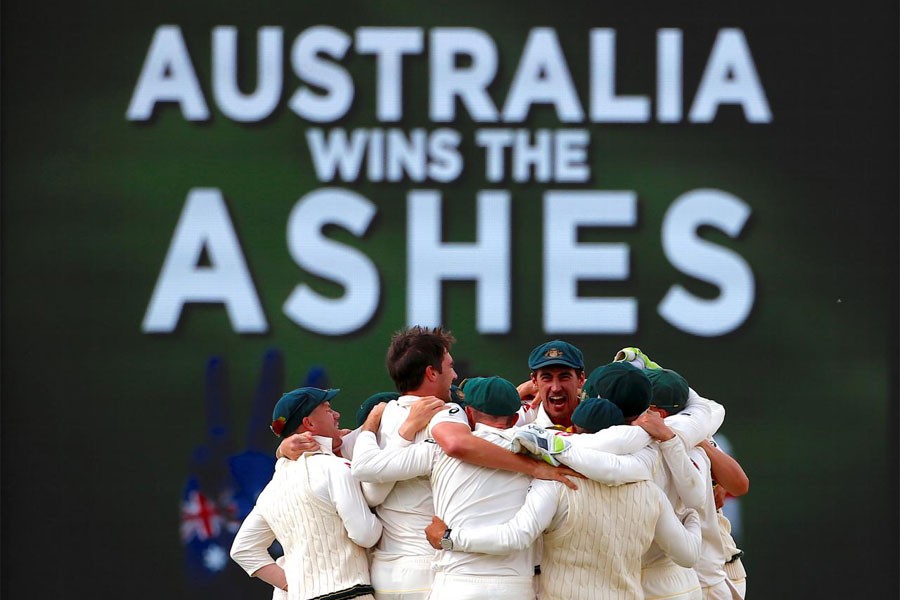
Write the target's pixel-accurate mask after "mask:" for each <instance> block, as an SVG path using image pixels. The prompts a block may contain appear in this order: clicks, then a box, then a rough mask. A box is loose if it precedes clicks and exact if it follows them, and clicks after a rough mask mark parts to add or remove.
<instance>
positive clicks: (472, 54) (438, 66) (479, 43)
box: [429, 27, 497, 122]
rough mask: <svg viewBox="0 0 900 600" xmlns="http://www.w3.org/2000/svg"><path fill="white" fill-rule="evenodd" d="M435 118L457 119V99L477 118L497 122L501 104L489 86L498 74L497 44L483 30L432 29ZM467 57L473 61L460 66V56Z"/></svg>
mask: <svg viewBox="0 0 900 600" xmlns="http://www.w3.org/2000/svg"><path fill="white" fill-rule="evenodd" d="M430 46H431V51H430V59H431V94H430V98H429V115H430V117H431V120H432V121H436V122H449V121H453V120H455V119H456V98H457V97H459V99H460V100H461V101H462V103H463V105H465V107H466V109H467V110H468V111H469V114H470V115H471V116H472V119H473V120H475V121H482V122H483V121H489V122H490V121H496V120H497V107H496V106H494V102H493V100H491V97H490V96H489V95H488V93H487V87H488V86H489V85H490V84H491V82H492V81H494V77H495V76H496V75H497V46H496V45H495V44H494V40H493V39H491V37H490V36H489V35H488V34H486V33H485V32H483V31H481V30H480V29H470V28H448V27H438V28H436V29H433V30H432V32H431V44H430ZM457 56H467V57H469V58H470V59H471V61H472V64H471V65H469V66H468V67H465V68H463V67H457V65H456V57H457Z"/></svg>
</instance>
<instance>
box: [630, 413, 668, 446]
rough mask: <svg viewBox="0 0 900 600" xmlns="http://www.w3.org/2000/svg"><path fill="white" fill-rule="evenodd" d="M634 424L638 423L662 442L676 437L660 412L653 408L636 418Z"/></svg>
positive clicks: (651, 435)
mask: <svg viewBox="0 0 900 600" xmlns="http://www.w3.org/2000/svg"><path fill="white" fill-rule="evenodd" d="M632 424H633V425H637V426H638V427H640V428H641V429H643V430H644V431H646V432H647V433H648V434H649V435H650V437H652V438H653V439H655V440H659V441H661V442H665V441H667V440H671V439H672V438H673V437H675V432H674V431H672V430H671V429H670V428H669V426H668V425H666V422H665V421H664V420H663V418H662V416H660V415H659V413H657V412H655V411H653V410H647V411H644V413H643V414H642V415H641V416H639V417H638V418H637V419H635V420H634V423H632Z"/></svg>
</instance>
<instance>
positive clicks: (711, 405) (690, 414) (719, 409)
mask: <svg viewBox="0 0 900 600" xmlns="http://www.w3.org/2000/svg"><path fill="white" fill-rule="evenodd" d="M724 420H725V407H724V406H722V405H721V404H719V403H718V402H714V401H712V400H708V399H707V398H703V397H702V396H700V394H698V393H697V392H695V391H694V389H693V388H690V389H689V390H688V400H687V405H686V406H685V407H684V409H683V410H682V411H681V412H680V413H678V414H677V415H672V416H669V417H666V425H668V426H669V427H670V428H671V429H672V431H674V432H675V433H677V434H678V436H679V437H680V438H681V439H682V440H684V445H685V446H687V447H688V448H693V447H694V446H696V445H697V444H699V443H700V442H702V441H703V440H705V439H706V438H708V437H709V436H711V435H712V434H714V433H715V432H716V431H718V430H719V427H721V426H722V422H723V421H724Z"/></svg>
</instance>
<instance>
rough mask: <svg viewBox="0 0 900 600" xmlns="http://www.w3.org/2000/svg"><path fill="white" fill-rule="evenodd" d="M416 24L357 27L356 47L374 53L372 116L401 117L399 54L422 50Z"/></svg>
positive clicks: (389, 118)
mask: <svg viewBox="0 0 900 600" xmlns="http://www.w3.org/2000/svg"><path fill="white" fill-rule="evenodd" d="M422 37H423V36H422V29H421V28H419V27H360V28H359V29H357V30H356V51H357V52H358V53H359V54H374V55H375V81H376V86H375V89H376V95H375V116H376V117H377V118H378V120H379V121H381V122H386V121H399V120H400V119H402V118H403V55H404V54H421V53H422Z"/></svg>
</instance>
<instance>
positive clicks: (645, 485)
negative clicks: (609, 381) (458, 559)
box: [426, 400, 700, 600]
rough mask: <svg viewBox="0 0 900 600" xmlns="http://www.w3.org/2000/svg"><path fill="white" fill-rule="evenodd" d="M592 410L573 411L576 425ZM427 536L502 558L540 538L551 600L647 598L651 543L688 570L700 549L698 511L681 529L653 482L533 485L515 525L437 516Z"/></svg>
mask: <svg viewBox="0 0 900 600" xmlns="http://www.w3.org/2000/svg"><path fill="white" fill-rule="evenodd" d="M592 402H596V403H600V404H602V403H605V406H606V407H607V408H608V407H612V408H609V409H608V410H600V411H597V412H593V411H590V415H591V416H593V417H595V418H600V419H603V418H604V416H612V415H614V414H615V413H616V412H618V413H619V415H618V416H619V418H620V419H621V418H622V417H621V412H620V411H618V408H617V407H615V406H613V405H612V404H611V403H610V402H609V401H607V400H596V401H592ZM580 408H581V407H580ZM587 412H589V411H585V410H581V411H580V412H573V419H575V420H577V418H578V416H580V415H581V414H585V413H587ZM607 424H608V423H607ZM589 426H590V425H589ZM594 426H599V427H604V426H606V425H604V424H599V425H594ZM573 437H575V436H573ZM426 533H427V535H428V539H429V543H431V545H432V546H434V547H439V546H443V547H444V548H447V547H450V546H452V548H453V550H454V551H459V550H461V551H464V552H484V553H499V554H504V553H507V552H509V551H510V550H518V549H522V548H527V547H529V546H531V545H532V544H533V543H534V542H535V541H536V540H537V539H538V538H539V537H540V536H541V534H542V533H543V558H542V561H541V577H540V592H539V594H538V597H539V598H548V599H555V598H566V599H569V598H591V599H606V598H610V599H612V598H616V599H618V598H626V599H635V600H637V599H639V598H643V594H642V590H641V583H640V570H641V556H642V555H643V553H644V552H645V551H646V549H647V548H648V547H649V545H650V542H651V541H652V540H654V539H655V540H657V542H658V543H659V544H660V546H661V547H663V548H665V549H666V550H667V551H668V552H670V553H671V554H672V556H673V557H674V558H675V560H676V561H678V562H680V563H682V564H684V565H686V566H689V565H692V564H693V563H694V562H695V561H696V559H697V557H698V556H699V551H700V536H699V530H698V523H697V517H696V513H694V512H692V511H691V512H689V513H687V515H686V517H685V523H684V526H682V524H681V523H680V522H679V521H678V519H677V517H676V516H675V513H674V511H673V510H672V507H671V505H670V504H669V503H668V500H666V498H665V495H664V494H663V493H662V490H660V489H659V488H658V486H656V485H655V484H653V483H652V482H649V481H642V482H637V483H630V484H625V485H620V486H608V485H604V484H601V483H598V482H594V481H590V480H589V481H585V482H582V483H581V485H580V488H579V490H578V492H575V493H569V492H568V491H567V488H562V487H560V486H558V484H555V483H549V482H542V481H535V482H534V483H533V484H532V487H531V490H530V491H529V492H528V495H527V496H526V500H525V505H524V506H523V507H522V509H521V510H519V511H518V512H517V513H516V516H515V517H514V518H513V519H512V520H511V521H508V522H506V523H503V524H496V525H484V526H481V527H468V526H464V527H448V526H447V524H446V523H444V522H443V521H442V520H441V519H439V518H437V517H435V519H433V520H432V524H431V525H430V526H429V527H428V529H427V530H426Z"/></svg>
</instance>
